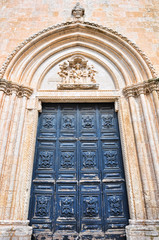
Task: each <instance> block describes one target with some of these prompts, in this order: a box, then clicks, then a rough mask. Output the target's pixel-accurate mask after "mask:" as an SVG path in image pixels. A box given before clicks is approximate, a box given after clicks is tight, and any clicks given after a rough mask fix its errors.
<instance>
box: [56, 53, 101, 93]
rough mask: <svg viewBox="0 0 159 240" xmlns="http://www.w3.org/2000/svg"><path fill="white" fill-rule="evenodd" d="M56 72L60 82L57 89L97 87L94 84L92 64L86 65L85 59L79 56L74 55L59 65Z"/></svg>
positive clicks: (94, 72) (94, 71)
mask: <svg viewBox="0 0 159 240" xmlns="http://www.w3.org/2000/svg"><path fill="white" fill-rule="evenodd" d="M59 67H60V71H59V72H58V74H59V76H60V77H61V79H62V80H61V83H60V84H58V86H57V88H58V89H98V87H99V85H98V84H96V80H95V74H96V72H97V71H96V70H95V69H94V66H93V65H88V64H87V60H86V59H84V58H83V57H81V56H76V57H74V58H72V59H70V60H68V61H64V62H63V63H62V64H60V65H59Z"/></svg>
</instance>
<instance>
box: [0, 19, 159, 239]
mask: <svg viewBox="0 0 159 240" xmlns="http://www.w3.org/2000/svg"><path fill="white" fill-rule="evenodd" d="M74 55H81V56H84V57H85V58H86V59H87V60H88V61H90V62H92V63H94V64H95V65H96V66H97V68H99V71H103V73H104V74H105V76H107V77H106V79H103V80H102V76H100V73H99V74H98V78H97V81H98V82H99V89H97V90H93V89H90V90H85V89H83V90H76V89H75V90H71V91H69V90H67V91H63V90H57V88H56V81H55V82H54V83H53V84H52V83H51V84H49V83H48V81H49V77H48V76H49V74H53V73H55V72H54V71H56V69H57V68H56V67H57V66H58V64H60V62H63V61H64V60H67V59H69V58H70V57H72V56H74ZM104 71H105V72H104ZM1 77H2V78H3V79H4V80H1V82H0V89H1V90H2V91H0V97H1V103H2V104H1V132H3V134H2V135H3V139H1V146H2V148H1V159H2V164H1V176H2V178H1V186H2V189H3V194H1V202H2V204H3V207H2V208H1V216H2V220H1V222H0V224H1V225H0V229H2V230H3V232H4V236H7V235H5V234H6V232H7V231H10V234H11V235H13V232H15V231H17V235H18V234H20V231H22V232H24V235H23V236H28V239H29V238H30V234H31V228H30V227H28V226H27V225H28V221H27V216H28V206H29V194H30V185H31V175H32V166H33V159H34V158H33V156H34V149H35V138H36V129H37V119H38V111H40V110H41V101H42V102H75V101H76V102H110V101H113V102H116V111H118V115H119V125H120V133H121V139H122V150H123V155H124V166H125V174H126V180H127V191H128V200H129V208H130V225H129V226H128V227H127V236H128V239H136V236H139V235H141V237H143V239H144V236H145V234H147V236H148V237H149V239H150V236H151V233H152V231H154V232H153V234H156V236H158V235H157V234H158V233H157V232H156V231H157V230H156V229H157V226H158V207H157V190H158V182H159V177H158V174H157V173H158V160H157V159H158V148H157V143H158V120H157V118H156V116H157V114H158V112H159V110H158V109H159V103H158V94H157V91H158V81H157V78H156V77H157V76H156V74H155V71H154V69H153V67H152V65H151V64H150V62H149V61H148V59H147V58H146V56H145V55H144V54H143V53H142V52H141V50H139V49H138V48H137V47H136V46H135V45H134V44H133V43H131V41H129V40H128V39H126V38H125V37H123V36H122V35H120V34H118V33H116V32H114V31H113V30H111V29H108V28H104V27H101V26H98V25H96V24H92V23H88V22H80V21H77V22H76V21H75V22H69V23H64V24H61V25H57V26H53V27H50V28H48V29H44V30H43V31H41V32H39V33H37V34H35V35H34V36H32V37H30V38H28V39H27V40H26V41H24V42H23V43H22V44H21V45H19V46H18V47H17V48H16V49H15V51H13V53H12V54H11V55H10V56H9V57H8V59H7V60H6V62H5V63H4V65H3V67H2V69H1ZM57 80H58V79H57ZM149 80H150V81H149ZM107 83H108V84H107ZM50 86H52V87H51V89H50ZM141 119H142V121H140V120H141ZM8 166H9V168H8ZM22 171H23V172H22ZM4 226H5V229H6V230H4ZM145 226H146V227H145ZM11 227H12V230H8V229H11ZM149 229H151V231H149ZM18 231H19V232H18ZM27 231H28V233H27ZM146 232H148V233H146Z"/></svg>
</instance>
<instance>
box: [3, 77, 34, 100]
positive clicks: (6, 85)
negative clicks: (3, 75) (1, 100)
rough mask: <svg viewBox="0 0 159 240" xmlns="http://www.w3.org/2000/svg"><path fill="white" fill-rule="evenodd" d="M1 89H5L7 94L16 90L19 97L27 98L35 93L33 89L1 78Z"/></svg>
mask: <svg viewBox="0 0 159 240" xmlns="http://www.w3.org/2000/svg"><path fill="white" fill-rule="evenodd" d="M0 91H3V92H4V93H5V94H6V95H11V94H12V93H13V92H15V93H16V95H17V96H18V97H24V96H25V97H27V98H29V97H30V96H31V94H32V93H33V89H31V88H29V87H25V86H23V85H18V84H17V83H13V82H11V81H6V80H5V79H0Z"/></svg>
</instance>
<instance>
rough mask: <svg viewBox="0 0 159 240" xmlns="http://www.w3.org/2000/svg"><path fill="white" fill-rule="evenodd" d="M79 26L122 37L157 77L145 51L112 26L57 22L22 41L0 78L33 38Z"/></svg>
mask: <svg viewBox="0 0 159 240" xmlns="http://www.w3.org/2000/svg"><path fill="white" fill-rule="evenodd" d="M76 25H77V27H79V26H81V27H87V28H93V29H97V30H99V31H102V32H105V33H106V34H108V35H111V36H113V37H115V38H118V39H120V40H121V41H124V42H126V43H127V44H128V45H130V46H131V47H132V48H134V49H135V50H136V51H137V52H138V54H139V55H140V56H141V57H142V59H143V60H144V61H145V62H146V64H147V66H148V67H149V69H150V71H151V74H152V77H153V78H156V77H157V74H156V71H155V69H154V67H153V65H152V64H151V62H150V60H149V58H148V57H147V56H146V55H145V53H143V52H142V51H141V50H140V49H139V48H138V47H137V46H136V44H135V43H133V42H131V41H130V40H129V39H128V38H126V37H124V36H123V35H122V34H119V33H118V32H117V31H114V30H113V29H111V28H107V27H103V26H101V25H98V24H95V23H90V22H80V21H78V22H75V21H72V22H65V23H61V24H57V25H54V26H51V27H48V28H45V29H44V30H42V31H40V32H38V33H36V34H34V35H32V36H31V37H29V38H27V39H26V40H25V41H23V42H22V43H20V45H18V46H17V47H16V48H15V49H14V51H13V52H12V53H11V54H10V55H9V56H8V57H7V59H6V61H5V62H4V63H3V65H2V67H1V69H0V78H3V76H4V74H5V72H6V69H7V67H8V65H9V64H10V62H11V60H12V59H13V58H14V56H15V55H16V54H17V53H18V52H19V51H20V50H21V49H22V48H23V47H24V46H25V45H27V44H29V43H30V42H31V41H32V40H35V39H36V38H39V37H42V36H44V35H45V34H46V33H47V34H48V33H49V32H50V33H52V31H54V30H58V29H61V28H64V27H67V26H68V27H72V26H74V27H75V26H76Z"/></svg>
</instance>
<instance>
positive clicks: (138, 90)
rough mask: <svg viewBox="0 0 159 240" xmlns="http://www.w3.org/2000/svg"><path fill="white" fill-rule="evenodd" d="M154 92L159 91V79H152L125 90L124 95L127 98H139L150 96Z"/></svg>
mask: <svg viewBox="0 0 159 240" xmlns="http://www.w3.org/2000/svg"><path fill="white" fill-rule="evenodd" d="M152 91H159V78H156V79H152V80H151V79H150V80H148V81H144V82H142V83H139V84H134V85H131V86H128V87H126V88H124V89H123V93H124V95H125V96H126V97H127V98H128V97H138V96H139V95H140V94H149V93H151V92H152Z"/></svg>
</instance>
